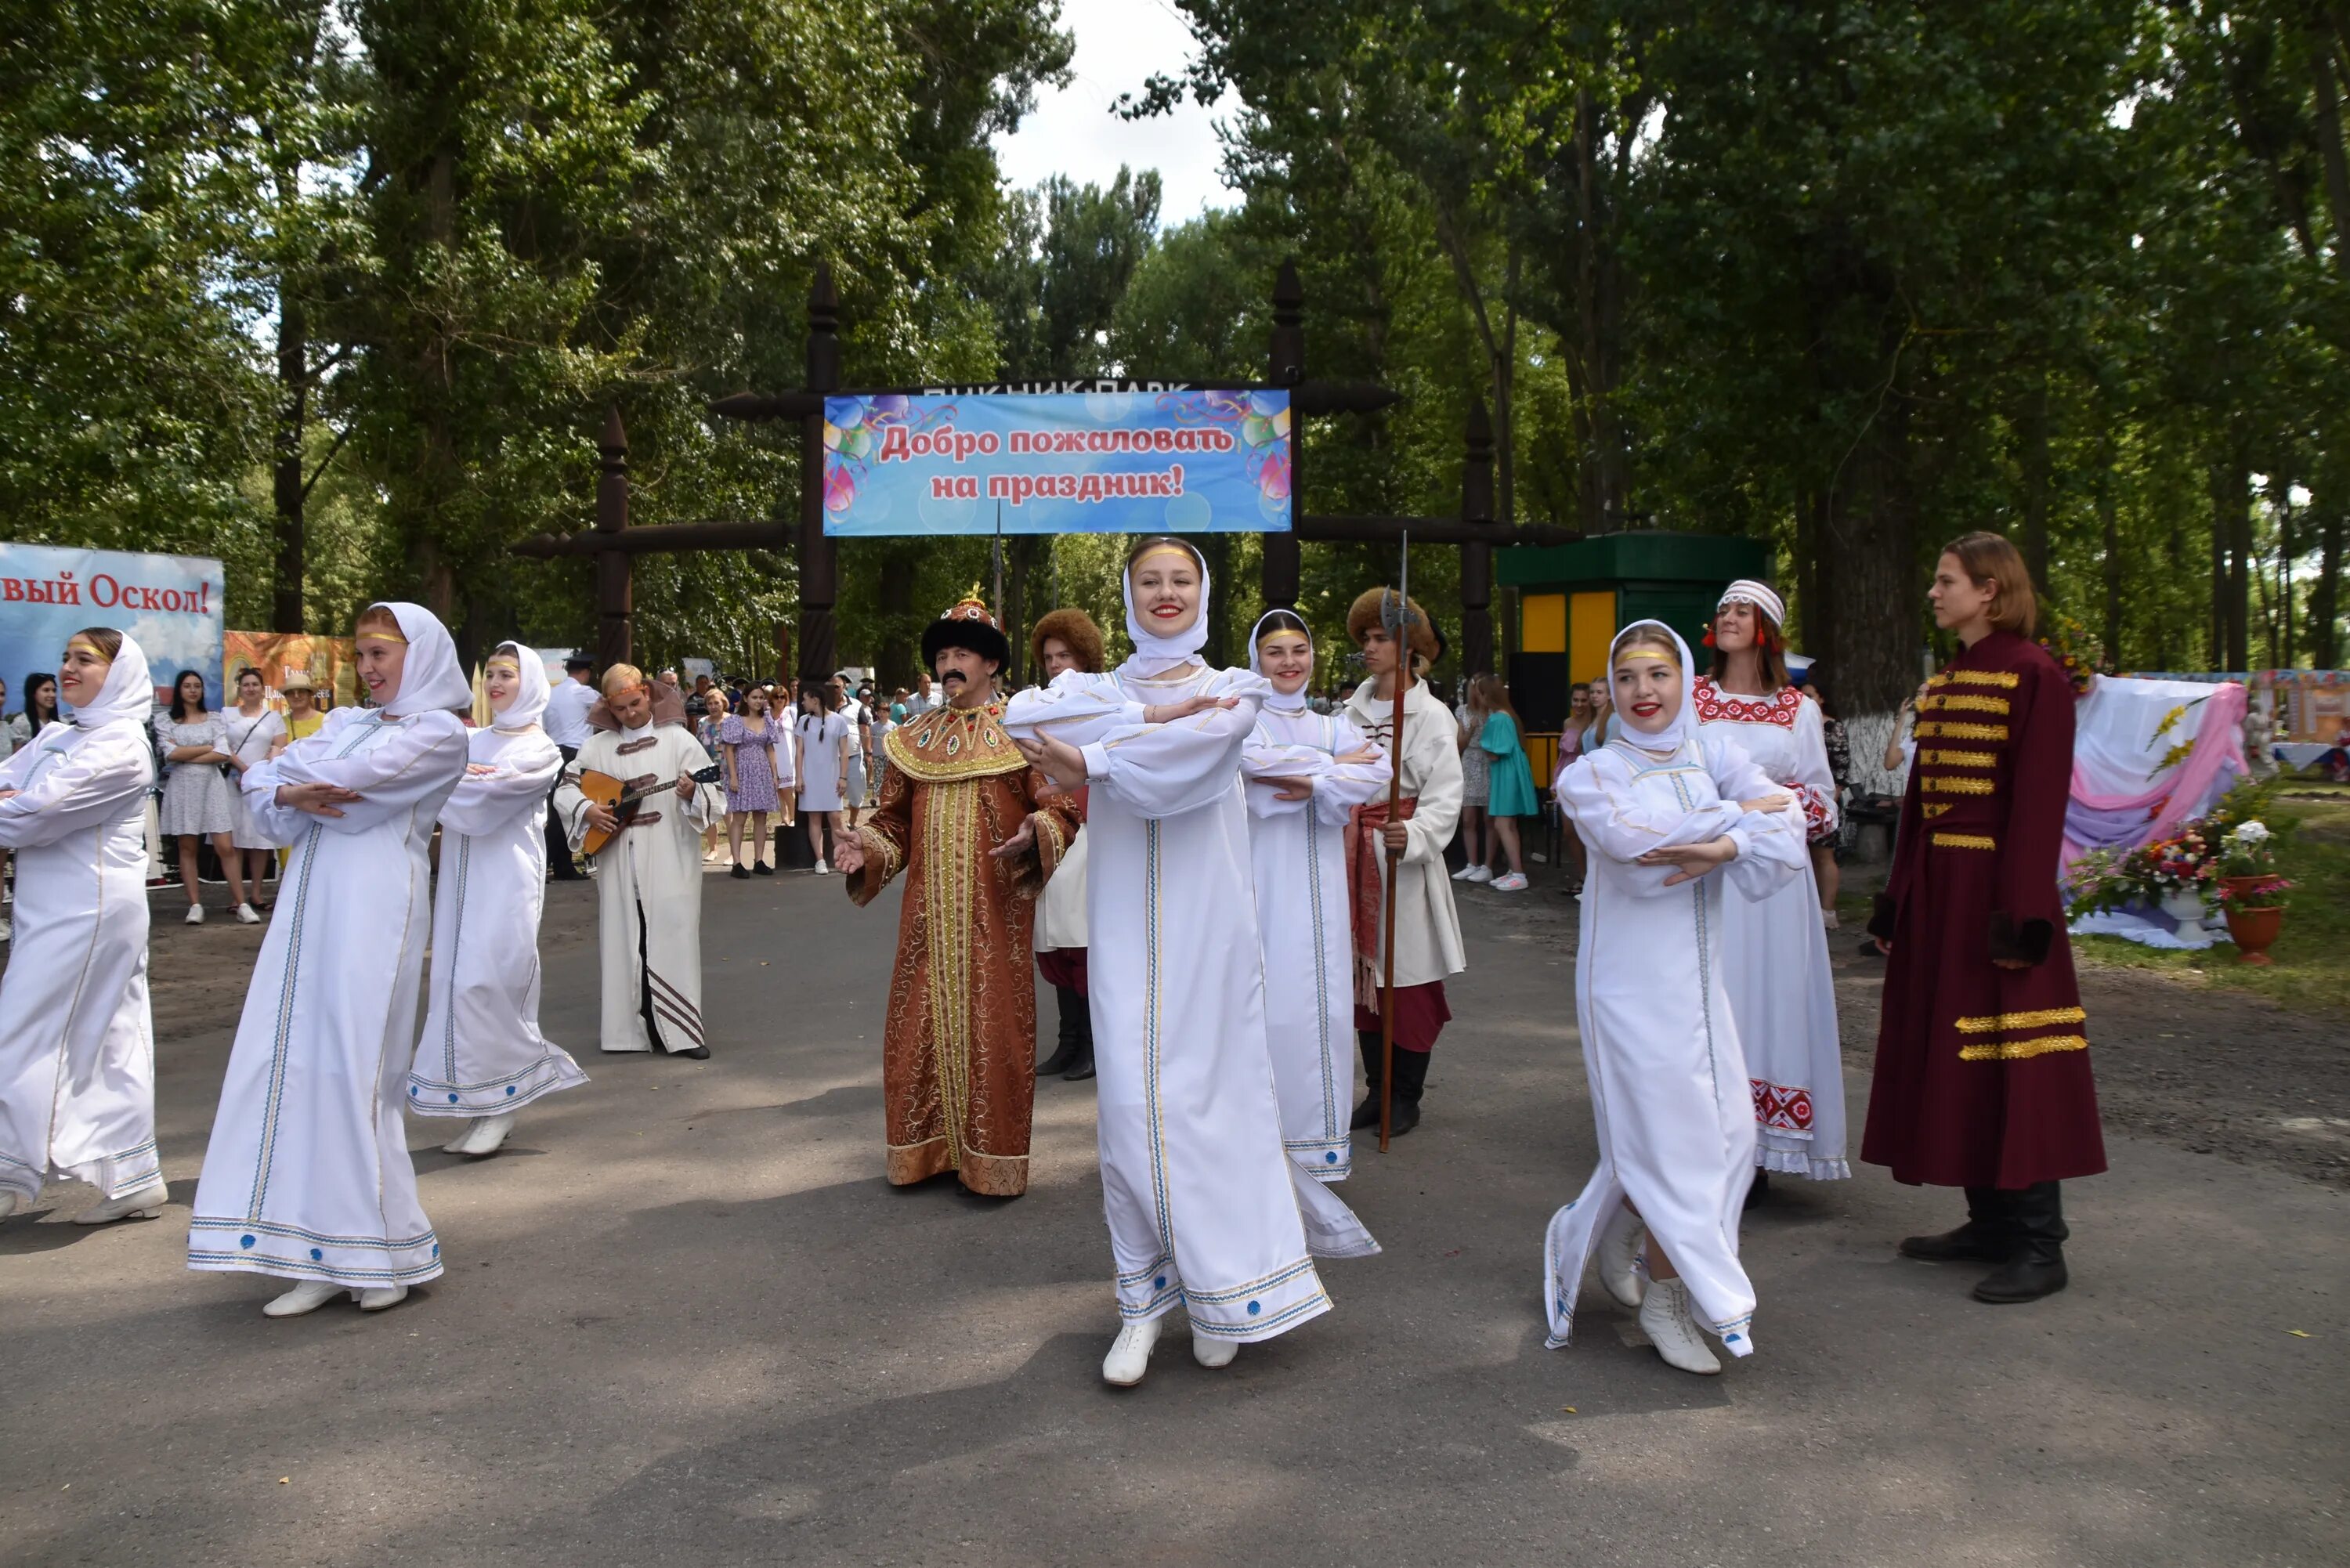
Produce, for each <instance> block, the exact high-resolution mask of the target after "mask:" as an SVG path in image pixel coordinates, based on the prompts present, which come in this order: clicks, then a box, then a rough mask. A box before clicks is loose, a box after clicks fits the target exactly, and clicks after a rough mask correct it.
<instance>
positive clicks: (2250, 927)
mask: <svg viewBox="0 0 2350 1568" xmlns="http://www.w3.org/2000/svg"><path fill="white" fill-rule="evenodd" d="M2220 880H2221V882H2222V883H2223V884H2224V885H2225V886H2226V887H2227V888H2228V890H2229V891H2230V893H2234V892H2237V891H2239V890H2241V889H2245V888H2251V887H2252V886H2253V885H2254V884H2256V883H2260V882H2263V881H2266V880H2267V878H2266V877H2222V878H2221V879H2220ZM2282 929H2284V910H2283V909H2237V908H2236V907H2235V906H2234V905H2232V904H2231V905H2230V906H2229V909H2228V938H2229V940H2230V941H2232V942H2234V943H2235V944H2236V961H2237V962H2238V963H2251V964H2268V963H2274V962H2275V961H2276V960H2274V959H2272V958H2271V957H2269V952H2268V950H2269V948H2270V946H2271V945H2272V943H2274V942H2275V940H2277V933H2278V932H2280V931H2282Z"/></svg>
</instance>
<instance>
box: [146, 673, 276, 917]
mask: <svg viewBox="0 0 2350 1568" xmlns="http://www.w3.org/2000/svg"><path fill="white" fill-rule="evenodd" d="M155 739H156V742H158V743H159V744H160V745H161V747H162V750H163V764H164V766H163V804H162V808H161V832H162V835H163V837H164V839H165V840H166V841H167V842H168V841H170V840H172V839H177V840H178V841H179V845H180V885H181V886H182V888H186V889H187V893H188V924H190V925H192V926H201V925H203V923H204V896H203V889H202V888H199V887H198V886H197V883H196V857H197V852H198V843H197V841H198V840H200V839H204V838H209V839H211V840H212V841H213V853H214V854H216V855H218V856H219V857H220V863H221V871H222V873H223V874H224V876H226V877H228V887H229V893H230V895H231V896H232V897H234V898H235V899H236V918H237V919H240V920H242V921H244V923H245V924H246V925H248V926H251V925H257V924H259V923H260V920H261V912H260V911H259V910H258V909H255V908H254V907H253V900H252V899H251V898H248V897H246V895H245V891H244V865H243V859H244V857H242V856H241V855H239V854H238V853H237V847H236V843H235V841H234V839H233V838H232V837H231V835H232V834H234V832H235V831H236V820H237V819H236V786H235V785H234V784H231V783H230V782H229V774H233V773H234V772H235V771H236V766H235V761H234V759H233V758H232V757H231V756H230V755H229V753H228V723H227V721H226V720H225V719H224V718H223V717H222V716H221V715H220V714H218V713H215V712H213V711H211V710H210V709H208V708H206V707H205V706H204V678H203V676H201V675H199V674H197V673H196V672H195V671H194V670H182V672H181V674H180V678H179V680H176V681H173V682H172V706H171V708H170V710H169V711H166V712H165V713H163V714H161V716H159V717H158V718H157V719H156V721H155Z"/></svg>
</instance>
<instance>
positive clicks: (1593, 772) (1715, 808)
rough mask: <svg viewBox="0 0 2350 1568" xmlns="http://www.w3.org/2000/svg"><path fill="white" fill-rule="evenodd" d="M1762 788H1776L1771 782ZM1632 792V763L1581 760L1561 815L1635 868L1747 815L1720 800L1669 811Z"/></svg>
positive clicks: (1567, 778) (1566, 777) (1565, 789)
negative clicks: (1642, 861) (1656, 854)
mask: <svg viewBox="0 0 2350 1568" xmlns="http://www.w3.org/2000/svg"><path fill="white" fill-rule="evenodd" d="M1744 756H1745V753H1739V762H1740V765H1742V767H1744V768H1745V769H1747V770H1748V771H1750V772H1752V773H1753V774H1755V775H1756V776H1757V777H1758V778H1759V777H1761V776H1762V774H1761V770H1760V769H1757V768H1754V766H1753V764H1752V763H1746V762H1745V761H1744ZM1763 785H1764V786H1765V789H1766V790H1767V789H1768V788H1769V787H1772V786H1771V785H1770V781H1769V780H1768V779H1767V778H1764V779H1763ZM1629 786H1630V779H1629V776H1628V774H1627V766H1626V763H1624V761H1623V760H1622V759H1621V758H1619V757H1617V756H1616V755H1615V754H1614V753H1609V752H1600V753H1596V755H1593V756H1588V757H1583V758H1579V759H1577V761H1576V762H1575V765H1574V766H1573V767H1571V768H1568V769H1567V770H1566V771H1565V773H1563V774H1560V775H1559V780H1558V790H1559V794H1558V800H1559V805H1560V807H1561V809H1563V810H1564V811H1565V813H1566V815H1567V819H1568V820H1569V821H1571V822H1573V823H1574V824H1575V827H1576V829H1577V831H1579V832H1580V833H1581V834H1582V835H1583V836H1584V839H1585V841H1586V843H1588V844H1590V845H1591V846H1592V847H1594V848H1596V849H1597V850H1598V851H1599V853H1601V854H1602V855H1605V856H1607V857H1608V858H1609V859H1610V860H1621V861H1626V862H1630V861H1635V860H1638V859H1639V857H1641V856H1643V855H1646V854H1648V852H1649V851H1650V850H1653V849H1669V848H1672V847H1675V846H1679V845H1684V844H1703V843H1705V842H1706V841H1708V840H1709V839H1714V838H1720V837H1721V836H1722V835H1724V834H1726V833H1728V832H1729V831H1730V830H1731V828H1732V827H1734V826H1737V825H1738V822H1739V819H1740V817H1741V816H1742V815H1744V814H1743V813H1742V812H1741V811H1740V810H1739V809H1738V805H1737V803H1736V802H1735V801H1728V800H1716V801H1712V802H1710V803H1707V804H1705V805H1700V806H1697V807H1695V808H1694V809H1691V808H1686V807H1680V806H1677V805H1676V806H1667V805H1663V804H1661V803H1652V802H1650V801H1648V800H1646V799H1643V798H1641V796H1640V794H1638V792H1636V791H1634V790H1633V789H1631V788H1630V787H1629Z"/></svg>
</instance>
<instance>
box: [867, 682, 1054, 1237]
mask: <svg viewBox="0 0 2350 1568" xmlns="http://www.w3.org/2000/svg"><path fill="white" fill-rule="evenodd" d="M1002 721H1003V703H1002V702H1000V701H997V702H992V703H989V704H988V705H987V706H985V707H982V708H971V709H962V708H937V709H933V710H932V711H930V712H928V713H925V714H923V715H922V716H921V717H920V718H919V719H916V720H913V721H911V722H909V723H906V724H902V725H899V727H898V728H896V729H894V730H892V731H890V732H889V740H888V742H886V750H887V752H888V754H889V772H888V773H887V774H886V775H885V782H884V783H883V784H882V786H881V805H880V807H879V809H878V810H877V811H876V812H875V813H874V815H873V816H872V817H871V819H870V820H868V821H867V822H866V823H865V824H864V825H863V826H860V827H858V830H857V832H858V839H859V842H860V843H861V844H862V846H863V847H864V851H865V867H864V869H863V870H862V871H860V872H859V873H858V875H857V876H854V877H849V878H848V879H847V885H848V896H849V897H850V898H852V899H854V900H855V901H856V902H857V903H858V904H860V905H861V904H868V903H870V902H872V900H873V899H874V898H876V897H877V896H879V893H880V891H881V889H882V888H885V887H887V886H888V885H889V880H890V879H891V878H892V877H896V876H898V875H899V873H900V872H904V873H905V874H906V875H907V877H908V887H907V889H906V899H905V904H904V907H903V908H902V909H900V911H899V917H898V962H897V967H896V968H895V969H894V970H893V971H891V974H890V979H889V1021H888V1023H887V1025H886V1027H885V1029H884V1031H883V1033H882V1036H881V1053H882V1054H881V1085H882V1100H883V1118H884V1127H885V1131H886V1136H887V1138H888V1143H889V1181H890V1184H891V1185H892V1186H896V1187H904V1186H908V1185H910V1184H911V1183H913V1182H917V1181H925V1180H928V1179H930V1178H931V1177H933V1176H936V1175H938V1174H939V1173H940V1172H941V1171H945V1170H951V1171H953V1172H954V1173H955V1175H956V1177H957V1179H960V1180H961V1181H962V1184H963V1185H964V1186H965V1187H968V1188H970V1189H972V1191H973V1192H983V1193H986V1194H989V1195H990V1196H992V1197H997V1198H1016V1197H1018V1196H1019V1195H1020V1194H1021V1193H1023V1192H1025V1191H1026V1190H1027V1189H1028V1127H1029V1117H1030V1114H1031V1112H1032V1110H1033V1109H1034V1106H1035V1095H1036V1073H1035V1063H1036V986H1035V981H1034V980H1033V979H1031V978H1030V975H1029V970H1028V955H1029V951H1030V945H1029V944H1030V938H1031V936H1032V933H1033V931H1034V929H1035V918H1036V899H1035V893H1036V888H1037V887H1038V886H1039V885H1040V884H1041V883H1042V881H1043V880H1044V879H1045V878H1046V877H1051V876H1052V874H1053V872H1054V870H1055V867H1058V866H1059V865H1060V863H1061V857H1062V856H1063V855H1064V854H1065V853H1066V851H1067V849H1068V847H1069V846H1070V844H1071V843H1072V842H1073V841H1074V840H1075V839H1076V836H1077V814H1076V808H1075V805H1074V803H1073V802H1072V801H1070V799H1069V798H1068V796H1066V794H1056V793H1055V792H1054V789H1053V786H1052V784H1051V783H1050V782H1049V781H1048V780H1047V779H1046V778H1045V775H1044V774H1041V773H1038V772H1036V771H1035V769H1033V768H1031V767H1030V766H1029V765H1028V762H1027V759H1026V758H1024V757H1023V756H1022V755H1021V754H1020V751H1019V748H1017V747H1016V746H1014V744H1013V743H1012V737H1011V736H1009V735H1007V734H1005V733H1004V732H1003V722H1002ZM1023 819H1026V820H1027V821H1028V822H1029V823H1030V825H1031V826H1033V827H1034V829H1035V838H1036V842H1035V847H1034V848H1033V849H1031V850H1029V851H1026V852H1025V853H1024V854H1022V855H1020V856H1018V857H1014V858H1012V859H1008V860H997V859H994V858H993V857H991V855H990V853H989V852H990V851H991V850H993V849H994V848H996V847H997V846H999V845H1001V844H1003V842H1004V841H1005V840H1006V839H1008V838H1011V837H1012V836H1014V835H1015V834H1017V833H1018V832H1019V831H1020V826H1021V823H1022V821H1023Z"/></svg>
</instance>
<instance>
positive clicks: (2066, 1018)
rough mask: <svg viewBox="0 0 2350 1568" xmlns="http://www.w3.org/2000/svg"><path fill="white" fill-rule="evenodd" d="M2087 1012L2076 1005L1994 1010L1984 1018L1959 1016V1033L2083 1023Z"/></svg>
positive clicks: (2004, 1030) (2009, 1031) (1998, 1031)
mask: <svg viewBox="0 0 2350 1568" xmlns="http://www.w3.org/2000/svg"><path fill="white" fill-rule="evenodd" d="M2088 1020H2089V1015H2088V1013H2087V1012H2085V1010H2083V1009H2081V1008H2078V1007H2047V1008H2043V1009H2041V1010H2040V1011H2039V1012H1994V1013H1991V1015H1989V1016H1988V1017H1984V1018H1961V1019H1960V1020H1959V1023H1958V1029H1959V1033H1961V1034H2007V1033H2012V1032H2014V1031H2015V1030H2018V1029H2045V1028H2047V1027H2048V1026H2049V1025H2050V1024H2053V1023H2087V1022H2088Z"/></svg>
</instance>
